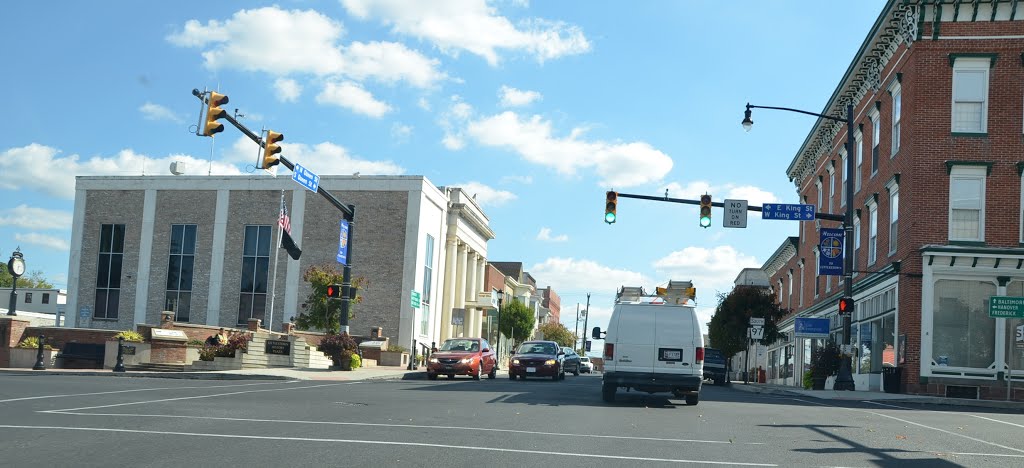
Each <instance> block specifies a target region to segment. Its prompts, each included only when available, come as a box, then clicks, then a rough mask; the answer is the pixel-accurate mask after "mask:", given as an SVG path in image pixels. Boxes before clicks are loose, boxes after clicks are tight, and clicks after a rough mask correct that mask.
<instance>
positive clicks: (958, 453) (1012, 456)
mask: <svg viewBox="0 0 1024 468" xmlns="http://www.w3.org/2000/svg"><path fill="white" fill-rule="evenodd" d="M940 453H941V454H947V455H968V456H978V457H1006V458H1024V455H1014V454H1012V453H973V452H935V454H936V455H938V454H940Z"/></svg>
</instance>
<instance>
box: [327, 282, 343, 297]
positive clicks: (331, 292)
mask: <svg viewBox="0 0 1024 468" xmlns="http://www.w3.org/2000/svg"><path fill="white" fill-rule="evenodd" d="M327 297H334V298H338V297H341V285H340V284H331V285H328V286H327Z"/></svg>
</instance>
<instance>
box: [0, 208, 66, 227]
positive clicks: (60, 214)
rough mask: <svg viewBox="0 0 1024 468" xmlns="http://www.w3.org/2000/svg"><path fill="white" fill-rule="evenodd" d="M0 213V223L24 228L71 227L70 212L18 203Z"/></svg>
mask: <svg viewBox="0 0 1024 468" xmlns="http://www.w3.org/2000/svg"><path fill="white" fill-rule="evenodd" d="M2 213H3V214H0V225H2V226H14V227H20V228H25V229H71V212H69V211H64V210H48V209H46V208H37V207H34V206H28V205H24V204H22V205H18V206H16V207H14V208H11V209H8V210H4V211H3V212H2Z"/></svg>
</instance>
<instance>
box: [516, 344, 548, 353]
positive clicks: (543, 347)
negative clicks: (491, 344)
mask: <svg viewBox="0 0 1024 468" xmlns="http://www.w3.org/2000/svg"><path fill="white" fill-rule="evenodd" d="M557 352H558V347H557V346H555V345H553V344H551V343H523V344H522V345H521V346H519V350H518V351H516V354H555V353H557Z"/></svg>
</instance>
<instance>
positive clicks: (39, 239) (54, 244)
mask: <svg viewBox="0 0 1024 468" xmlns="http://www.w3.org/2000/svg"><path fill="white" fill-rule="evenodd" d="M14 240H15V241H18V242H24V243H26V244H34V245H38V246H41V247H46V248H48V249H51V250H61V251H68V250H71V244H70V243H69V242H68V240H67V239H65V238H61V237H55V236H48V235H46V234H39V233H37V232H30V233H28V234H21V233H17V234H15V235H14Z"/></svg>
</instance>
